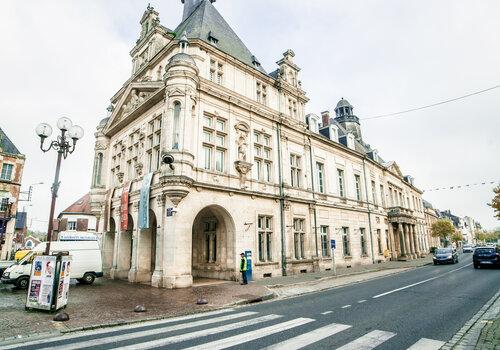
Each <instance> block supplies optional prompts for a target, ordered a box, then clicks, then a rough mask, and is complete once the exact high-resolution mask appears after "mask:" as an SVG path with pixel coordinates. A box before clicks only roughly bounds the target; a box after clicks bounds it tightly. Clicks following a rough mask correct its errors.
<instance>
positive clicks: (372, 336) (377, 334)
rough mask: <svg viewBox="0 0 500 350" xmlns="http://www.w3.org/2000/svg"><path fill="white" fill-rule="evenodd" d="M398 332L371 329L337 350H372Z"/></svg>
mask: <svg viewBox="0 0 500 350" xmlns="http://www.w3.org/2000/svg"><path fill="white" fill-rule="evenodd" d="M395 335H396V333H391V332H384V331H379V330H374V331H371V332H370V333H367V334H365V335H363V336H362V337H359V338H358V339H355V340H353V341H352V342H350V343H347V344H345V345H344V346H342V347H340V348H338V349H337V350H370V349H373V348H376V347H377V346H379V345H380V344H382V343H384V342H386V341H387V340H389V339H391V338H392V337H394V336H395Z"/></svg>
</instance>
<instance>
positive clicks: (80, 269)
mask: <svg viewBox="0 0 500 350" xmlns="http://www.w3.org/2000/svg"><path fill="white" fill-rule="evenodd" d="M46 246H47V242H42V243H40V244H39V245H37V246H36V247H35V248H34V249H33V251H31V252H30V253H29V254H28V255H26V256H25V257H24V258H23V259H21V260H20V261H19V262H17V263H16V264H14V265H12V266H10V267H8V268H7V269H6V270H5V271H4V273H3V275H2V283H9V284H15V285H16V286H17V287H19V288H28V285H29V280H30V274H31V262H32V261H33V257H34V256H35V255H41V254H44V252H45V247H46ZM59 252H68V253H69V255H71V257H72V261H71V278H76V279H77V280H78V282H80V283H85V284H92V283H94V280H95V279H96V277H102V259H101V249H100V248H99V242H97V241H64V242H61V241H54V242H50V254H57V253H59Z"/></svg>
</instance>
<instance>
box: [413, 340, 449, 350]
mask: <svg viewBox="0 0 500 350" xmlns="http://www.w3.org/2000/svg"><path fill="white" fill-rule="evenodd" d="M444 344H445V342H444V341H440V340H434V339H427V338H422V339H420V340H419V341H418V342H416V343H415V344H413V345H412V346H410V347H409V348H408V350H438V349H441V347H442V346H443V345H444Z"/></svg>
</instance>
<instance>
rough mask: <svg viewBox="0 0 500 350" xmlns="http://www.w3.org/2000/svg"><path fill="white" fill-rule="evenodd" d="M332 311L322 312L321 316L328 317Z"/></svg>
mask: <svg viewBox="0 0 500 350" xmlns="http://www.w3.org/2000/svg"><path fill="white" fill-rule="evenodd" d="M332 312H333V311H325V312H322V313H321V314H322V315H328V314H331V313H332Z"/></svg>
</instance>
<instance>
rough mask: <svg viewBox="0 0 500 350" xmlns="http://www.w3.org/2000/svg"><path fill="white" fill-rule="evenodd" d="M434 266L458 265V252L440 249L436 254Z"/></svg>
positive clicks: (451, 249) (450, 249)
mask: <svg viewBox="0 0 500 350" xmlns="http://www.w3.org/2000/svg"><path fill="white" fill-rule="evenodd" d="M433 260H434V265H437V264H448V263H451V264H456V263H457V262H458V254H457V251H456V250H454V249H453V248H438V249H436V251H435V252H434V257H433Z"/></svg>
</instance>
